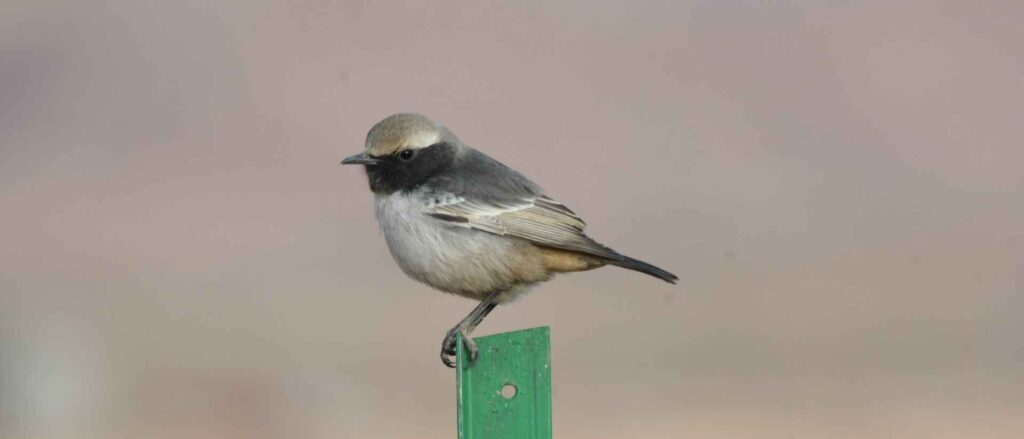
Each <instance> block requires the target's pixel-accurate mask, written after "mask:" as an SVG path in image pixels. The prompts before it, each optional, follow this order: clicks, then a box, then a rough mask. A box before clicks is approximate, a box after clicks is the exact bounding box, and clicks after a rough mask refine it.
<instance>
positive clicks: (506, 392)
mask: <svg viewBox="0 0 1024 439" xmlns="http://www.w3.org/2000/svg"><path fill="white" fill-rule="evenodd" d="M550 333H551V331H550V328H548V327H547V326H543V327H540V328H532V329H524V330H521V331H513V332H504V333H501V334H494V335H488V336H485V337H479V338H474V339H473V340H474V341H476V345H477V348H478V349H479V350H480V356H479V357H478V359H477V362H476V363H475V364H473V365H469V364H468V363H469V361H464V360H463V359H467V360H468V358H469V353H468V352H467V351H466V350H465V348H464V347H462V346H463V345H462V338H461V336H460V338H459V346H460V349H459V355H458V358H457V359H456V362H457V367H456V369H455V370H456V372H455V380H456V381H457V387H458V389H457V390H458V411H459V439H551V334H550Z"/></svg>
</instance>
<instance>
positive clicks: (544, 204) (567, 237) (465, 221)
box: [428, 194, 622, 259]
mask: <svg viewBox="0 0 1024 439" xmlns="http://www.w3.org/2000/svg"><path fill="white" fill-rule="evenodd" d="M428 209H429V210H428V214H429V215H431V216H434V217H436V218H440V219H443V220H446V221H449V222H451V223H452V224H453V225H458V226H463V227H469V228H473V229H477V230H481V231H484V232H488V233H493V234H496V235H502V236H514V237H517V238H522V239H525V240H527V241H530V242H533V243H535V244H538V245H542V246H548V247H553V248H560V249H564V250H571V251H578V252H581V253H586V254H590V255H594V256H599V257H602V258H608V259H619V258H621V257H622V256H621V255H619V254H618V253H616V252H615V251H614V250H612V249H610V248H608V247H605V246H603V245H601V244H598V243H597V242H596V241H594V240H593V239H591V238H590V237H588V236H587V235H586V234H585V233H583V229H584V228H585V227H586V223H584V222H583V220H582V219H580V217H579V216H577V215H576V213H575V212H573V211H572V210H570V209H569V208H568V207H566V206H565V205H564V204H562V203H559V202H558V201H555V200H553V199H551V198H549V197H546V196H543V195H536V196H528V197H522V198H520V199H516V200H513V201H501V202H488V201H482V200H470V199H466V198H463V197H460V196H457V195H454V194H440V195H435V196H433V197H432V198H431V202H430V203H428Z"/></svg>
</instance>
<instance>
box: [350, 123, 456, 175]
mask: <svg viewBox="0 0 1024 439" xmlns="http://www.w3.org/2000/svg"><path fill="white" fill-rule="evenodd" d="M460 148H462V146H461V143H460V142H459V139H458V138H456V137H455V135H454V134H452V133H451V131H448V130H447V129H446V128H444V127H442V126H441V125H439V124H437V123H435V122H434V121H432V120H430V119H428V118H427V117H426V116H424V115H422V114H416V113H399V114H394V115H391V116H388V117H386V118H384V120H382V121H380V122H377V124H376V125H374V126H373V128H370V132H369V133H367V135H366V150H365V151H364V152H362V153H359V154H356V155H353V156H349V157H346V158H345V159H344V160H342V161H341V164H343V165H363V166H364V167H365V168H366V175H367V177H368V178H369V180H370V189H371V190H372V191H373V192H374V193H378V194H388V193H392V192H396V191H400V190H406V189H412V188H414V187H416V186H417V185H419V184H420V183H422V182H423V181H424V180H426V179H427V178H429V177H431V176H434V175H436V174H438V173H441V172H444V171H445V170H446V169H447V168H448V167H449V166H450V165H451V164H452V162H454V160H455V158H456V156H457V155H458V153H459V151H460Z"/></svg>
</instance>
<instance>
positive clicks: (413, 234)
mask: <svg viewBox="0 0 1024 439" xmlns="http://www.w3.org/2000/svg"><path fill="white" fill-rule="evenodd" d="M341 163H342V164H343V165H363V166H364V167H365V169H366V175H367V177H368V178H369V181H370V190H371V191H373V195H374V203H375V204H376V210H377V221H378V222H379V223H380V228H381V230H382V231H383V232H384V239H385V240H386V241H387V244H388V249H389V250H390V251H391V256H392V257H393V258H394V259H395V262H397V263H398V266H399V267H401V269H402V271H403V272H405V274H407V275H408V276H409V277H411V278H413V279H415V280H417V281H420V282H422V283H425V284H427V285H430V286H431V287H434V288H436V289H438V290H441V291H444V292H447V293H452V294H457V295H460V296H463V297H467V298H470V299H474V300H479V301H480V304H479V305H478V306H477V307H476V308H475V309H473V311H472V312H470V313H469V315H467V316H466V318H464V319H462V321H460V322H459V324H458V325H455V327H453V328H452V329H451V330H450V331H448V333H447V334H446V335H445V337H444V341H443V342H442V344H441V360H442V361H443V362H444V364H445V365H447V366H448V367H454V366H455V355H456V352H457V350H458V349H457V346H456V340H457V338H456V335H457V334H460V333H461V334H462V339H463V340H464V343H465V345H466V348H467V350H468V351H469V353H470V362H471V363H472V362H475V361H476V359H477V356H478V350H477V348H476V344H475V343H473V339H472V338H470V333H472V332H473V329H475V328H476V327H477V325H479V324H480V322H481V321H483V319H484V317H486V316H487V314H488V313H490V312H491V310H493V309H494V307H496V306H497V305H499V304H503V303H506V302H509V301H511V300H513V299H514V298H516V297H517V296H519V295H521V294H523V293H525V292H526V291H527V290H529V289H530V288H531V287H533V286H534V285H537V284H538V283H541V282H545V281H548V280H551V278H552V276H554V274H555V273H567V272H573V271H585V270H592V269H594V268H598V267H603V266H605V265H609V264H610V265H616V266H619V267H623V268H627V269H630V270H636V271H639V272H641V273H645V274H649V275H651V276H654V277H657V278H659V279H661V280H664V281H666V282H669V283H675V282H676V280H677V279H678V278H677V277H676V276H675V275H674V274H672V273H669V272H667V271H665V270H662V269H660V268H658V267H655V266H653V265H651V264H648V263H646V262H643V261H639V260H636V259H633V258H631V257H629V256H625V255H623V254H621V253H619V252H616V251H615V250H612V249H610V248H608V247H605V246H603V245H601V244H599V243H598V242H597V241H594V240H593V239H591V238H590V237H589V236H587V235H586V234H585V233H583V228H584V226H585V225H586V224H585V223H584V222H583V220H582V219H580V217H579V216H577V215H576V214H575V213H574V212H573V211H572V210H569V208H568V207H566V206H565V205H564V204H562V203H560V202H558V201H555V200H554V199H552V198H551V197H548V196H547V195H545V194H544V192H543V191H542V190H541V188H540V187H539V186H537V185H536V184H534V183H533V182H532V181H530V180H529V179H527V178H526V177H524V176H523V175H522V174H520V173H518V172H516V171H514V170H512V169H511V168H509V167H508V166H505V165H503V164H501V163H500V162H498V161H497V160H494V159H492V158H490V157H488V156H487V155H485V154H484V153H482V152H480V151H477V150H475V149H473V148H470V147H469V146H466V145H465V144H463V143H462V142H461V141H460V140H459V139H458V138H457V137H455V134H453V133H452V132H451V131H449V130H448V129H446V128H444V127H443V126H441V125H439V124H437V123H435V122H433V121H431V120H430V119H428V118H427V117H425V116H423V115H420V114H414V113H400V114H395V115H392V116H388V117H387V118H385V119H384V120H382V121H380V122H378V123H377V124H376V125H374V126H373V128H371V129H370V132H369V133H368V134H367V135H366V150H365V151H364V152H362V153H359V154H356V155H353V156H351V157H347V158H345V159H344V160H342V161H341Z"/></svg>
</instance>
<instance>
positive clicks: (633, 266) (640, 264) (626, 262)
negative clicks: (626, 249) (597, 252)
mask: <svg viewBox="0 0 1024 439" xmlns="http://www.w3.org/2000/svg"><path fill="white" fill-rule="evenodd" d="M619 256H621V259H611V260H609V261H608V263H609V264H612V265H617V266H619V267H622V268H627V269H630V270H634V271H639V272H641V273H644V274H649V275H651V276H654V277H656V278H658V279H661V280H663V281H665V282H668V283H670V284H674V283H676V281H677V280H679V277H677V276H676V275H674V274H672V273H669V272H667V271H665V270H662V269H660V268H658V267H655V266H653V265H651V264H648V263H646V262H644V261H641V260H639V259H633V258H631V257H629V256H626V255H619Z"/></svg>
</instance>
